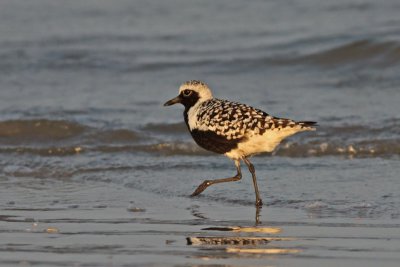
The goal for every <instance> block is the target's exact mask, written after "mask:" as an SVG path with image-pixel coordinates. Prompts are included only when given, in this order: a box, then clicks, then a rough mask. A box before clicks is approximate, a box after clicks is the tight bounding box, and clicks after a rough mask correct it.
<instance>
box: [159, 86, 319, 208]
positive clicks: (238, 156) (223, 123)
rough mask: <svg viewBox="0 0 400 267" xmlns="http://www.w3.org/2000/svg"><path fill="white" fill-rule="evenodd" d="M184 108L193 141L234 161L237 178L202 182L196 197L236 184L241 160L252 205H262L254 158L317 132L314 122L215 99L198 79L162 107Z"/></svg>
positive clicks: (239, 173) (193, 194)
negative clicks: (298, 135) (290, 139)
mask: <svg viewBox="0 0 400 267" xmlns="http://www.w3.org/2000/svg"><path fill="white" fill-rule="evenodd" d="M178 103H180V104H182V105H183V106H184V108H185V109H184V111H183V117H184V121H185V123H186V126H187V128H188V130H189V132H190V134H191V136H192V137H193V139H194V141H195V142H196V143H197V144H198V145H199V146H200V147H202V148H204V149H206V150H209V151H212V152H215V153H218V154H223V155H225V156H226V157H228V158H229V159H231V160H233V161H234V163H235V167H236V175H235V176H233V177H229V178H220V179H214V180H205V181H204V182H203V183H201V184H200V185H199V186H198V187H197V189H196V190H195V191H194V192H193V193H192V194H191V196H192V197H194V196H197V195H199V194H200V193H202V192H203V191H204V190H205V189H206V188H208V187H209V186H211V185H214V184H218V183H225V182H233V181H239V180H241V178H242V172H241V167H240V162H241V161H243V162H244V163H245V164H246V165H247V167H248V169H249V171H250V173H251V175H252V180H253V186H254V191H255V197H256V201H255V205H256V207H261V206H262V205H263V202H262V199H261V197H260V192H259V189H258V185H257V177H256V173H255V168H254V165H253V164H252V163H251V162H250V160H249V158H250V157H251V156H253V155H256V154H260V153H264V152H273V151H274V150H275V148H276V147H277V146H278V145H279V143H280V142H281V141H282V140H283V139H285V138H287V137H289V136H291V135H293V134H296V133H298V132H303V131H314V130H316V128H315V126H317V122H314V121H294V120H291V119H285V118H278V117H274V116H271V115H269V114H268V113H266V112H264V111H262V110H260V109H257V108H253V107H251V106H249V105H246V104H242V103H239V102H232V101H229V100H223V99H218V98H214V97H213V94H212V92H211V89H210V88H209V86H208V85H207V84H206V83H204V82H202V81H198V80H190V81H186V82H184V83H183V84H181V86H180V87H179V94H178V96H176V97H175V98H172V99H171V100H168V101H167V102H165V103H164V106H171V105H174V104H178Z"/></svg>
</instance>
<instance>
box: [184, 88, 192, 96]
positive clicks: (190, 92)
mask: <svg viewBox="0 0 400 267" xmlns="http://www.w3.org/2000/svg"><path fill="white" fill-rule="evenodd" d="M191 94H192V90H189V89H186V90H183V96H190V95H191Z"/></svg>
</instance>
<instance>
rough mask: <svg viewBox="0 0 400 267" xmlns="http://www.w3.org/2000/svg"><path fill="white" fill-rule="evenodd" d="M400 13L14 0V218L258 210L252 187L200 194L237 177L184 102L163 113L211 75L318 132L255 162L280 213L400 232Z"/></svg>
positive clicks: (297, 4) (367, 2)
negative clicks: (191, 122) (197, 208)
mask: <svg viewBox="0 0 400 267" xmlns="http://www.w3.org/2000/svg"><path fill="white" fill-rule="evenodd" d="M399 13H400V2H399V1H397V0H383V1H372V0H351V1H348V0H346V1H345V0H343V1H342V0H338V1H329V2H328V1H316V0H306V1H294V0H282V1H261V0H260V1H231V0H229V1H227V0H226V1H225V0H224V1H196V0H189V1H187V0H167V1H130V0H129V1H128V0H114V1H107V0H87V1H78V0H73V1H51V0H33V1H21V0H1V1H0V208H1V209H2V210H3V211H2V213H5V215H7V214H8V215H10V214H11V215H13V214H14V213H15V214H14V215H15V216H17V217H18V218H20V221H21V222H26V220H27V221H28V222H30V220H31V219H32V220H41V219H42V217H46V216H47V215H44V214H43V213H41V212H40V211H43V210H44V211H46V210H50V211H51V210H56V211H62V213H63V214H64V216H65V217H71V216H72V217H73V216H77V217H79V216H81V215H80V214H78V215H77V214H76V212H77V211H81V210H83V211H85V212H86V214H87V213H89V212H90V211H92V212H94V213H95V211H96V210H99V209H100V214H101V210H102V209H103V208H110V207H124V208H125V207H128V206H129V205H131V204H132V203H136V204H134V205H139V206H140V205H143V206H144V207H145V208H146V209H148V210H152V208H151V207H150V206H153V211H152V212H153V213H154V214H156V213H157V212H156V211H161V213H162V211H163V212H164V213H165V207H163V204H165V200H166V199H169V200H171V203H177V204H173V206H174V205H175V206H176V207H177V209H178V210H185V209H187V208H188V207H189V210H192V208H191V207H192V205H193V203H197V202H199V203H200V204H202V205H214V204H215V205H222V206H232V205H233V206H236V207H238V209H239V208H240V207H245V208H247V207H252V205H253V198H254V196H253V191H252V188H251V182H250V179H249V177H244V179H243V180H242V181H241V182H240V183H236V184H226V185H224V186H215V188H210V189H208V190H207V191H206V192H205V193H204V196H202V197H200V198H198V199H196V200H191V199H189V198H187V196H188V195H189V194H190V193H191V192H192V191H193V190H194V189H195V188H196V186H197V185H198V184H199V183H201V182H202V181H203V180H204V179H205V178H214V177H215V178H217V177H224V176H229V175H230V174H231V173H233V172H234V167H233V163H232V162H229V161H228V160H227V159H226V158H224V157H221V156H217V155H212V154H210V153H208V152H206V151H204V150H202V149H201V148H198V147H197V146H196V145H195V144H194V142H193V141H192V140H191V137H190V135H189V134H188V133H187V130H186V126H185V125H184V124H183V117H182V110H183V109H182V108H181V107H173V108H164V107H162V103H164V102H165V101H166V100H168V99H170V98H172V97H174V96H175V95H176V94H177V92H178V86H179V85H180V84H181V83H182V82H184V81H186V80H191V79H199V80H203V81H204V82H206V83H208V84H209V86H210V87H211V88H212V90H213V92H214V95H215V96H216V97H218V98H226V99H230V100H234V101H239V102H244V103H247V104H250V105H252V106H254V107H257V108H260V109H262V110H264V111H266V112H268V113H270V114H272V115H274V116H279V117H289V118H292V119H296V120H314V121H318V122H319V125H320V127H319V129H318V131H317V132H315V133H314V132H313V133H306V134H301V135H298V136H294V137H293V138H290V139H289V140H287V141H285V142H284V143H283V144H282V145H281V146H280V148H279V149H278V150H277V151H276V152H275V153H274V157H271V156H270V155H264V156H260V157H256V158H255V159H254V163H255V165H256V170H257V172H258V176H259V180H260V188H261V191H262V195H263V196H264V202H265V203H266V206H267V208H287V209H289V210H292V211H293V212H294V211H295V210H301V211H302V212H304V213H305V214H308V215H309V216H311V217H313V218H314V217H317V218H320V219H323V218H344V219H354V218H365V219H369V220H384V222H385V223H387V224H391V223H393V222H396V223H398V220H399V217H400V208H399V207H400V193H399V192H400V185H399V184H400V183H399V175H398V173H399V171H400V164H399V156H400V115H399V111H400V109H399V102H400V93H399V87H400V75H399V72H400V38H399V36H400V35H399V34H400V26H399V25H400V16H399V15H398V14H399ZM188 174H190V175H188ZM118 192H119V193H118ZM155 199H158V202H157V201H156V200H155ZM182 200H184V201H182ZM130 203H131V204H130ZM138 203H139V204H138ZM132 205H133V204H132ZM196 205H199V204H198V203H197V204H196ZM209 209H212V206H211V207H210V208H209ZM87 210H89V211H87ZM21 211H25V212H26V211H29V216H28V215H26V213H25V212H21ZM13 212H14V213H13ZM98 212H99V211H98ZM175 212H176V211H175ZM95 214H97V213H95ZM191 214H192V213H189V214H188V215H185V216H189V217H190V216H192V215H191ZM239 214H240V213H239ZM3 215H4V214H3ZM14 215H13V216H14ZM164 215H165V214H164ZM0 218H2V217H1V216H0ZM4 218H9V217H4ZM27 218H28V219H27ZM79 218H80V217H79ZM214 219H220V218H218V215H216V217H215V218H214ZM246 219H251V218H246ZM18 220H19V219H18ZM18 220H17V221H18ZM282 220H283V221H285V220H290V218H286V217H285V218H282ZM4 221H5V222H7V221H9V219H7V220H4ZM3 227H5V228H4V229H6V230H4V232H9V231H11V230H10V229H8V228H7V227H9V226H8V224H7V226H3ZM18 229H19V228H18ZM14 230H15V231H19V230H16V229H13V231H14ZM9 243H14V241H10V242H9ZM9 243H3V244H2V246H1V247H0V248H1V251H6V252H8V251H9V249H8V247H7V246H6V245H7V244H9ZM14 249H15V248H14ZM65 249H67V248H65ZM110 249H111V250H112V249H113V248H110ZM88 250H89V251H90V249H88ZM10 263H13V261H12V260H10Z"/></svg>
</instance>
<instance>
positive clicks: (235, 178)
mask: <svg viewBox="0 0 400 267" xmlns="http://www.w3.org/2000/svg"><path fill="white" fill-rule="evenodd" d="M235 166H236V170H237V173H236V175H235V176H233V177H229V178H222V179H215V180H205V181H204V182H203V183H201V185H199V186H198V187H197V189H196V190H195V191H194V192H193V194H191V195H190V196H191V197H194V196H197V195H199V194H200V193H201V192H203V191H204V190H206V188H207V187H209V186H210V185H213V184H219V183H226V182H234V181H239V180H240V179H242V172H241V171H240V160H235Z"/></svg>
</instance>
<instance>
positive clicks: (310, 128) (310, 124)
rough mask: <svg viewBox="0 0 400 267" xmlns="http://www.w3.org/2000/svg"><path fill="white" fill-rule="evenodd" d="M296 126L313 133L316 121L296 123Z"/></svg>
mask: <svg viewBox="0 0 400 267" xmlns="http://www.w3.org/2000/svg"><path fill="white" fill-rule="evenodd" d="M296 124H297V125H299V126H300V127H301V128H302V129H304V130H307V131H315V130H316V128H315V126H318V124H317V122H316V121H298V122H296Z"/></svg>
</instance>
